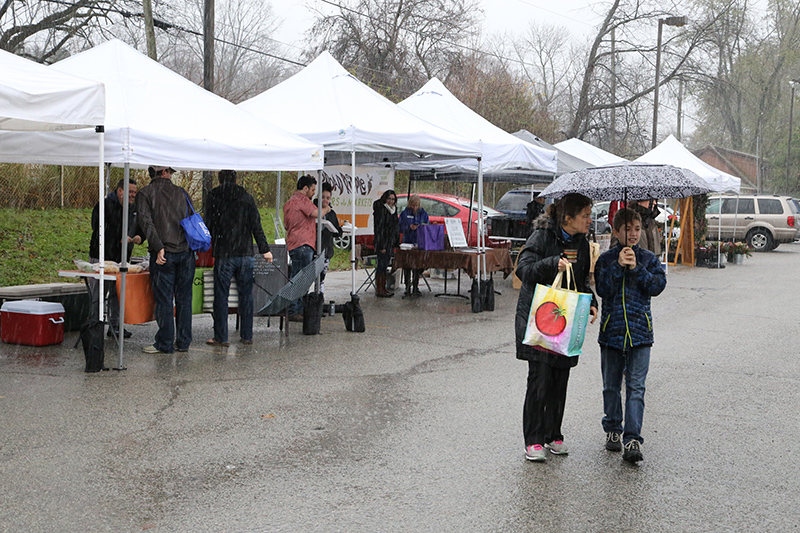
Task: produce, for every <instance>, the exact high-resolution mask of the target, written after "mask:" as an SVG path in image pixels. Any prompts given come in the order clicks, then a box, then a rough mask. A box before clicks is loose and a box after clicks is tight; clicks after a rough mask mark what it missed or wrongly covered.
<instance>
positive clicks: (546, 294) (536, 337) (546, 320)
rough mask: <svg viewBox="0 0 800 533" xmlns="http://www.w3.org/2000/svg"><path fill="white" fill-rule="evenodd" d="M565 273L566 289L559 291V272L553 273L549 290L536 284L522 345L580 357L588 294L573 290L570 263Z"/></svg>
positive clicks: (560, 277) (588, 300) (590, 298)
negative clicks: (554, 275) (554, 274)
mask: <svg viewBox="0 0 800 533" xmlns="http://www.w3.org/2000/svg"><path fill="white" fill-rule="evenodd" d="M566 273H567V287H571V288H567V289H562V288H561V280H562V276H563V274H564V273H563V272H559V273H558V274H556V279H555V280H553V285H552V286H550V287H548V286H547V285H542V284H540V283H537V284H536V290H535V291H534V293H533V302H532V303H531V312H530V315H529V316H528V327H527V329H526V330H525V337H524V338H523V340H522V343H523V344H527V345H528V346H538V347H540V348H544V349H545V350H548V351H550V352H554V353H557V354H560V355H565V356H568V357H574V356H577V355H580V354H581V348H582V347H583V339H584V337H585V336H586V326H587V325H588V324H589V315H590V307H591V305H592V295H591V294H587V293H583V292H578V291H577V287H576V286H575V280H574V277H575V276H574V273H573V271H572V265H571V264H570V265H568V266H567V270H566Z"/></svg>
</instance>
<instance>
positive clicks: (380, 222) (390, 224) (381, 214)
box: [372, 200, 400, 252]
mask: <svg viewBox="0 0 800 533" xmlns="http://www.w3.org/2000/svg"><path fill="white" fill-rule="evenodd" d="M372 215H373V227H374V230H375V241H374V246H375V251H377V252H380V251H381V250H387V251H390V252H391V250H392V249H393V248H395V247H396V246H397V245H398V244H399V243H400V234H399V233H398V231H397V220H398V219H397V212H396V211H395V214H392V213H391V212H389V210H388V209H386V204H384V203H383V202H381V201H380V200H376V201H375V202H374V203H373V204H372Z"/></svg>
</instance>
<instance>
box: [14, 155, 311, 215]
mask: <svg viewBox="0 0 800 533" xmlns="http://www.w3.org/2000/svg"><path fill="white" fill-rule="evenodd" d="M97 174H98V171H97V168H96V167H66V166H54V165H18V164H0V208H6V209H8V208H10V209H55V208H60V207H68V208H77V209H85V208H92V207H94V205H95V204H96V203H97ZM214 174H215V175H214V178H213V184H212V187H216V186H217V185H218V182H217V178H216V173H214ZM123 177H124V170H123V169H121V168H112V169H111V171H110V175H108V176H107V178H106V191H109V190H111V189H113V188H114V187H115V186H116V184H117V182H118V181H119V180H121V179H122V178H123ZM130 178H131V179H132V180H135V181H136V182H137V183H138V185H139V188H141V187H144V186H145V185H147V184H148V183H150V177H149V176H148V174H147V171H146V170H141V169H131V170H130ZM172 180H173V182H174V183H175V184H177V185H180V186H181V187H183V188H184V189H186V191H187V192H188V193H189V195H190V196H191V197H192V201H193V202H194V204H195V206H196V207H197V208H198V209H199V208H200V206H201V205H202V196H203V173H202V172H199V171H180V172H177V173H175V175H174V176H173V178H172ZM296 180H297V175H296V173H295V172H291V173H290V172H284V173H283V175H282V180H281V189H282V190H281V198H282V199H283V200H284V201H285V200H286V199H287V198H288V197H289V195H291V194H292V192H294V190H295V188H296V187H295V184H296ZM276 183H277V173H276V172H241V173H239V184H240V185H242V186H243V187H244V188H245V189H247V191H248V192H249V193H250V194H252V195H253V198H254V199H255V201H256V204H257V205H258V206H259V207H275V201H276V197H277V191H276Z"/></svg>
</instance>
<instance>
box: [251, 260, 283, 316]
mask: <svg viewBox="0 0 800 533" xmlns="http://www.w3.org/2000/svg"><path fill="white" fill-rule="evenodd" d="M253 248H254V250H253V253H254V254H255V257H256V261H255V265H254V266H253V310H254V312H255V313H256V314H258V310H259V309H261V308H263V307H264V306H265V305H266V304H267V302H269V301H270V299H272V297H273V295H275V293H276V292H278V291H279V290H280V288H281V287H283V286H284V285H286V284H287V283H289V258H288V254H287V251H286V245H285V244H270V245H269V249H270V251H271V252H272V263H267V262H266V261H265V260H264V257H263V256H262V255H261V254H260V253H258V249H257V248H256V247H255V245H254V247H253Z"/></svg>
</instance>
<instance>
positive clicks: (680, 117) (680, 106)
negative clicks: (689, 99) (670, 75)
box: [677, 78, 683, 141]
mask: <svg viewBox="0 0 800 533" xmlns="http://www.w3.org/2000/svg"><path fill="white" fill-rule="evenodd" d="M682 131H683V78H678V131H677V138H678V140H679V141H680V140H681V134H682Z"/></svg>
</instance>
